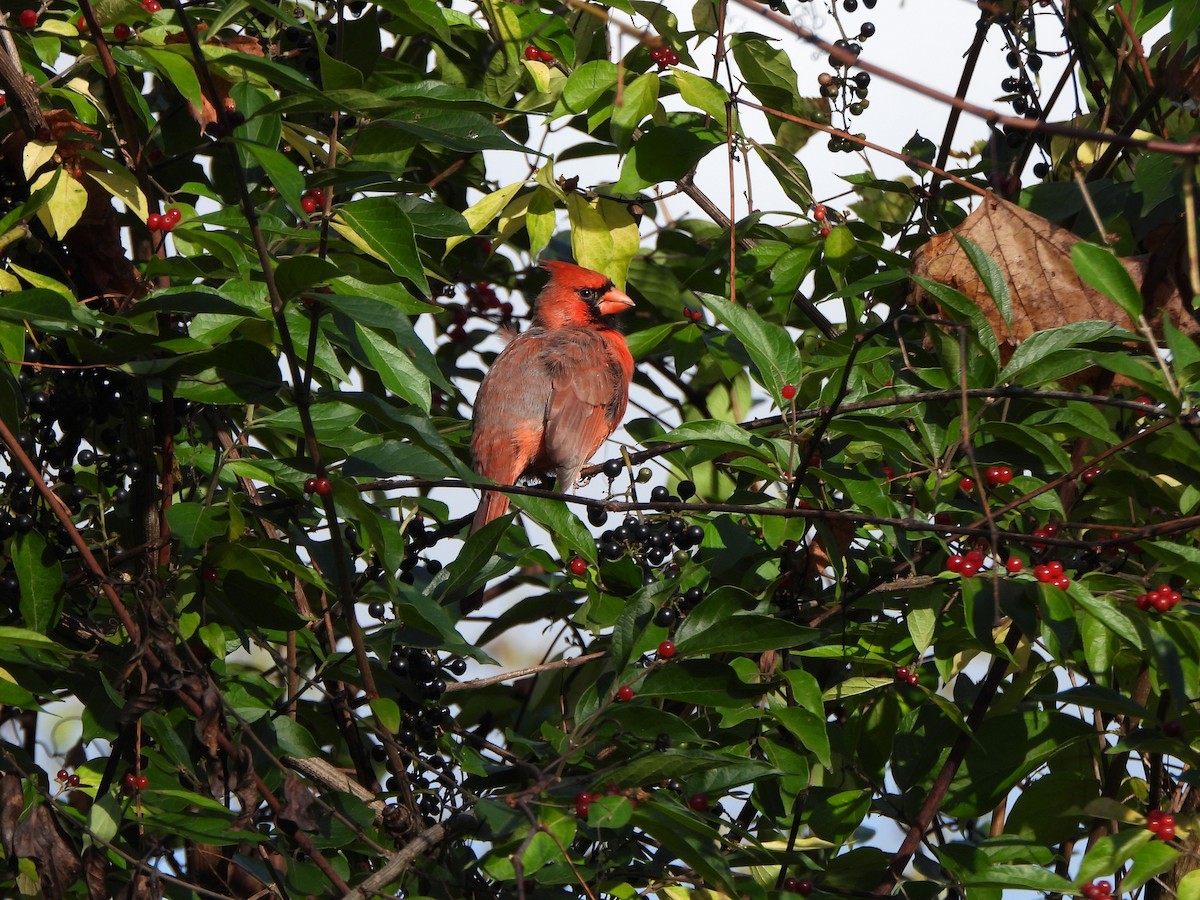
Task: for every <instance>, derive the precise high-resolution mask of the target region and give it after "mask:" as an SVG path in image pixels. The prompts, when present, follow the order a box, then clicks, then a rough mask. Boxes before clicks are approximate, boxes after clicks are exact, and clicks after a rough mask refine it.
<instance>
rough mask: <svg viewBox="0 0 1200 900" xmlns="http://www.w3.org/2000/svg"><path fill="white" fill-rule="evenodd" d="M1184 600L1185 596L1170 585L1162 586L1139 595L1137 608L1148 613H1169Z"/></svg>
mask: <svg viewBox="0 0 1200 900" xmlns="http://www.w3.org/2000/svg"><path fill="white" fill-rule="evenodd" d="M1182 599H1183V595H1182V594H1180V593H1179V591H1177V590H1175V589H1174V588H1172V587H1171V586H1170V585H1166V584H1160V585H1159V586H1158V587H1156V588H1154V589H1153V590H1150V591H1147V592H1146V593H1145V594H1139V595H1138V598H1137V608H1138V609H1144V610H1146V611H1149V610H1152V609H1156V610H1158V611H1159V612H1167V611H1168V610H1170V609H1173V608H1174V607H1175V604H1177V603H1179V601H1181V600H1182Z"/></svg>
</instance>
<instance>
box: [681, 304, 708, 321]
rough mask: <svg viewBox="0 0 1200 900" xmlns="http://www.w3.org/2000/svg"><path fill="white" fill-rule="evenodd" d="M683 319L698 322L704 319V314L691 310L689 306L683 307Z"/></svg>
mask: <svg viewBox="0 0 1200 900" xmlns="http://www.w3.org/2000/svg"><path fill="white" fill-rule="evenodd" d="M683 317H684V318H685V319H689V320H690V321H692V322H699V321H701V320H702V319H703V318H704V313H702V312H700V310H698V309H692V308H691V307H690V306H685V307H684V308H683Z"/></svg>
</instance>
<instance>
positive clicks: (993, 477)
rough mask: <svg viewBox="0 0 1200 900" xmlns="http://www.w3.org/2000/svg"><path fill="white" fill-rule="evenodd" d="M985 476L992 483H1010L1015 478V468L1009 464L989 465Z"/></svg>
mask: <svg viewBox="0 0 1200 900" xmlns="http://www.w3.org/2000/svg"><path fill="white" fill-rule="evenodd" d="M983 477H984V478H985V479H987V483H988V484H991V485H996V484H1008V483H1009V482H1010V481H1012V479H1013V470H1012V469H1010V468H1009V467H1008V466H989V467H988V470H987V472H985V473H984V476H983Z"/></svg>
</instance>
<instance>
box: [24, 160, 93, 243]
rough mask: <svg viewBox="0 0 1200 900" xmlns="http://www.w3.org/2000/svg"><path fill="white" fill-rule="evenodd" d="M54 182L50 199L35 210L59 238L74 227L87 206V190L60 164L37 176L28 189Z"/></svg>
mask: <svg viewBox="0 0 1200 900" xmlns="http://www.w3.org/2000/svg"><path fill="white" fill-rule="evenodd" d="M51 181H53V182H54V188H53V191H52V192H51V194H50V199H49V200H47V201H46V203H45V204H44V205H43V206H42V207H41V208H40V209H39V210H38V211H37V217H38V220H39V221H40V222H41V223H42V224H43V225H44V226H46V230H47V231H49V232H50V233H51V234H52V235H53V236H54V237H58V238H61V237H63V236H64V235H65V234H66V233H67V232H68V231H70V230H71V229H72V228H74V227H75V223H76V222H78V221H79V219H80V218H81V217H82V216H83V211H84V209H85V208H86V207H87V191H86V190H85V189H84V187H83V185H82V184H80V183H79V182H78V181H76V180H75V179H74V178H72V177H71V176H70V175H68V174H67V173H66V172H65V171H64V170H63V168H62V167H61V166H60V167H59V168H58V169H56V170H55V171H53V172H47V173H46V174H44V175H41V176H39V177H38V179H37V181H35V182H34V183H33V184H32V185H30V187H29V190H30V192H31V193H32V192H33V191H36V190H37V189H38V188H41V187H45V186H46V185H47V184H49V183H50V182H51Z"/></svg>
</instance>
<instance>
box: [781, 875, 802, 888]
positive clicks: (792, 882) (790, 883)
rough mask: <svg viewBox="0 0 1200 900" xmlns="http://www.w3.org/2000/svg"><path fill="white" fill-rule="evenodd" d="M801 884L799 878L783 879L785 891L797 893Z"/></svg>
mask: <svg viewBox="0 0 1200 900" xmlns="http://www.w3.org/2000/svg"><path fill="white" fill-rule="evenodd" d="M799 883H800V879H799V878H785V879H783V889H784V890H785V891H795V890H796V885H798V884H799Z"/></svg>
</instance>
